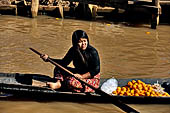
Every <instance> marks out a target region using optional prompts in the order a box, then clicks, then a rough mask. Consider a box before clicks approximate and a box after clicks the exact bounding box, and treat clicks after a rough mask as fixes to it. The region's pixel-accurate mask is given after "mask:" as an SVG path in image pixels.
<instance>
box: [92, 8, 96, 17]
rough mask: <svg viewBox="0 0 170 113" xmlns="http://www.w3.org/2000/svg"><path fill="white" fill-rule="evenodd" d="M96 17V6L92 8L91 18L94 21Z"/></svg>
mask: <svg viewBox="0 0 170 113" xmlns="http://www.w3.org/2000/svg"><path fill="white" fill-rule="evenodd" d="M96 16H97V6H93V8H92V18H93V19H94V20H96Z"/></svg>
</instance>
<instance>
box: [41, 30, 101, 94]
mask: <svg viewBox="0 0 170 113" xmlns="http://www.w3.org/2000/svg"><path fill="white" fill-rule="evenodd" d="M41 58H42V59H43V60H45V61H46V60H47V58H48V55H46V54H44V55H42V56H41ZM51 59H52V58H51ZM52 60H54V61H55V62H56V63H58V64H60V65H62V66H64V67H65V68H67V69H68V70H69V71H71V72H72V73H74V76H75V77H77V78H79V79H81V80H83V81H85V82H87V83H88V84H90V85H92V86H94V87H95V88H98V87H99V84H100V59H99V55H98V52H97V50H96V49H95V48H94V47H92V46H91V45H90V44H89V38H88V35H87V34H86V32H84V31H83V30H76V31H75V32H74V33H73V35H72V47H71V48H70V49H69V51H68V52H67V54H66V55H65V56H64V58H63V59H52ZM72 61H73V65H74V68H71V67H68V65H69V64H70V63H71V62H72ZM54 78H55V79H56V80H57V81H56V82H55V83H54V82H48V83H47V85H48V86H49V87H51V88H52V89H59V88H63V87H64V88H67V89H69V90H72V91H76V92H94V90H92V89H91V88H89V87H88V86H86V85H84V84H82V83H80V82H79V81H78V80H76V79H75V78H74V77H71V76H69V75H68V73H66V72H64V71H63V70H62V69H60V68H58V67H55V69H54Z"/></svg>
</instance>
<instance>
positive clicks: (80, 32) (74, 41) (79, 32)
mask: <svg viewBox="0 0 170 113" xmlns="http://www.w3.org/2000/svg"><path fill="white" fill-rule="evenodd" d="M80 38H86V39H87V41H88V45H89V38H88V36H87V34H86V32H85V31H83V30H76V31H74V33H73V35H72V44H73V47H77V45H78V42H79V40H80Z"/></svg>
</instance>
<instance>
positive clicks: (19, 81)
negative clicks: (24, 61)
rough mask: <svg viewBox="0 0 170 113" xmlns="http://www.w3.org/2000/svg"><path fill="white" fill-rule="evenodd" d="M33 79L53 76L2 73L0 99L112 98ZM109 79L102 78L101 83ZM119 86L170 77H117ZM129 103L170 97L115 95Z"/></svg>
mask: <svg viewBox="0 0 170 113" xmlns="http://www.w3.org/2000/svg"><path fill="white" fill-rule="evenodd" d="M33 80H36V81H41V82H47V81H54V79H53V78H51V77H49V76H46V75H41V74H20V73H0V100H15V101H16V100H22V99H23V100H38V101H73V102H94V103H110V102H111V101H110V98H108V97H103V96H100V95H98V94H95V93H75V92H69V91H58V90H52V89H50V88H48V87H38V86H32V82H33ZM106 80H107V79H101V84H102V83H103V82H105V81H106ZM117 80H118V86H125V85H126V84H127V83H128V81H132V80H142V81H144V82H145V83H147V84H153V83H156V82H157V81H158V82H159V84H163V83H164V82H169V83H170V78H166V79H161V78H154V79H138V78H135V79H117ZM115 97H116V98H118V99H120V100H121V101H123V102H124V103H127V104H170V97H151V96H115Z"/></svg>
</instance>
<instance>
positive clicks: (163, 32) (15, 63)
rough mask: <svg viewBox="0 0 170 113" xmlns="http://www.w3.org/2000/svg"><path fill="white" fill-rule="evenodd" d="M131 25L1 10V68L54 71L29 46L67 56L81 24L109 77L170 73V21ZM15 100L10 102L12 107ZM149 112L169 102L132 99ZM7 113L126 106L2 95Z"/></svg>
mask: <svg viewBox="0 0 170 113" xmlns="http://www.w3.org/2000/svg"><path fill="white" fill-rule="evenodd" d="M141 26H142V27H140V26H139V27H131V26H125V25H124V24H121V23H119V24H114V23H112V22H104V21H98V22H94V21H90V22H89V21H82V20H72V19H64V20H62V19H59V20H57V19H55V18H53V17H48V16H38V17H37V18H34V19H32V18H25V17H19V16H2V15H1V16H0V59H1V61H0V72H17V73H39V74H46V75H49V76H52V73H53V68H54V67H53V66H52V65H51V64H49V63H45V62H43V61H42V60H41V59H40V58H39V56H37V55H35V54H34V53H32V52H31V51H30V50H29V47H33V48H35V49H37V50H39V51H41V52H43V53H47V54H48V55H50V56H51V57H56V58H62V57H63V56H64V54H65V53H66V51H67V50H68V49H69V47H70V46H71V45H72V42H71V35H72V32H73V31H75V30H77V29H83V30H85V31H86V32H87V33H88V34H89V37H90V43H91V44H92V45H93V46H95V47H96V48H97V49H98V51H99V55H100V57H101V73H102V77H103V78H108V77H116V78H137V77H138V78H144V77H145V78H146V77H147V78H154V77H169V75H170V71H169V67H170V57H169V56H170V39H169V29H170V26H165V25H159V26H158V28H157V29H156V30H152V29H150V26H149V25H141ZM9 106H10V107H9ZM132 106H133V107H134V108H136V109H138V110H140V111H142V112H144V113H150V112H155V113H156V112H157V113H163V112H167V111H169V110H170V107H169V105H149V106H148V105H132ZM0 111H1V112H2V113H15V112H16V113H22V112H25V113H29V112H34V113H40V112H41V111H43V112H44V113H46V112H48V113H54V112H61V113H68V112H75V113H80V112H81V113H91V112H94V113H104V112H105V113H107V112H108V113H110V112H115V113H117V112H121V110H119V108H117V107H115V106H113V105H111V104H106V105H105V104H89V103H69V102H50V103H49V102H47V103H45V102H44V103H41V102H27V101H24V102H23V101H22V102H20V101H17V102H15V101H13V102H10V101H1V102H0Z"/></svg>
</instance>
